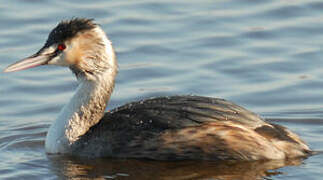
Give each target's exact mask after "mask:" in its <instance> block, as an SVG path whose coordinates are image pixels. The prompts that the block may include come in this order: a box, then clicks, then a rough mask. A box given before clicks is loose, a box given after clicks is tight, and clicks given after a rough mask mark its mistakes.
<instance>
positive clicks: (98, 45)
mask: <svg viewBox="0 0 323 180" xmlns="http://www.w3.org/2000/svg"><path fill="white" fill-rule="evenodd" d="M41 65H58V66H63V67H69V68H70V69H71V71H72V72H73V73H74V74H75V76H76V78H77V80H78V82H79V86H78V88H77V91H76V93H75V94H74V96H73V97H72V99H71V100H70V101H69V103H67V104H66V105H65V106H64V107H63V109H62V110H61V112H60V113H59V115H58V117H57V119H56V121H54V122H53V124H52V125H51V126H50V128H49V131H48V133H47V136H46V141H45V149H46V152H47V153H49V154H52V153H53V154H67V155H72V156H83V157H115V158H148V159H154V160H184V159H198V160H236V161H252V160H266V159H290V158H295V157H306V156H308V155H310V154H311V150H310V148H309V147H308V145H306V143H305V142H304V141H302V140H301V139H300V138H299V136H297V135H296V134H295V133H293V132H291V131H290V130H288V129H287V128H285V127H283V126H281V125H278V124H273V123H269V122H266V121H265V120H264V119H262V118H261V117H260V116H258V115H257V114H255V113H253V112H251V111H248V110H246V109H245V108H243V107H240V106H238V105H236V104H234V103H232V102H230V101H227V100H224V99H218V98H212V97H202V96H192V95H183V96H169V97H154V98H149V99H145V100H141V101H138V102H131V103H128V104H125V105H122V106H120V107H118V108H115V109H113V110H110V111H107V112H105V109H106V106H107V103H108V101H109V99H110V96H111V93H112V91H113V88H114V84H115V77H116V75H117V69H118V68H117V59H116V54H115V51H114V49H113V46H112V44H111V41H110V40H109V39H108V37H107V35H106V33H105V32H104V31H103V30H102V28H101V27H100V25H98V24H97V23H96V22H95V21H94V20H93V19H86V18H73V19H69V20H64V21H61V22H60V23H59V24H58V25H57V26H56V27H55V28H54V29H53V30H52V31H51V32H50V34H49V36H48V39H47V41H46V43H45V44H44V46H43V47H42V48H41V49H40V50H39V51H38V52H37V53H35V54H34V55H32V56H29V57H27V58H25V59H22V60H20V61H18V62H16V63H14V64H12V65H10V66H8V67H7V68H6V69H5V70H4V72H13V71H20V70H23V69H28V68H32V67H36V66H41Z"/></svg>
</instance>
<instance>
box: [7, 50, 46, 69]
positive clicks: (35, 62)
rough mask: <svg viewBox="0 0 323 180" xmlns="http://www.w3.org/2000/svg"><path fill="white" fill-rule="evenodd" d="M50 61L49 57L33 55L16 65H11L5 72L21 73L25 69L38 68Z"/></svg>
mask: <svg viewBox="0 0 323 180" xmlns="http://www.w3.org/2000/svg"><path fill="white" fill-rule="evenodd" d="M47 61H48V56H46V55H41V54H40V55H33V56H30V57H28V58H25V59H22V60H20V61H17V62H16V63H14V64H11V65H10V66H8V67H7V68H6V69H4V70H3V72H14V71H21V70H24V69H29V68H33V67H37V66H40V65H44V64H46V63H47Z"/></svg>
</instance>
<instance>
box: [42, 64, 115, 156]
mask: <svg viewBox="0 0 323 180" xmlns="http://www.w3.org/2000/svg"><path fill="white" fill-rule="evenodd" d="M114 75H115V72H113V71H110V70H109V71H107V72H106V73H104V74H102V76H101V77H108V78H109V79H107V78H98V80H99V81H97V82H96V81H88V80H83V81H82V82H81V83H80V85H79V86H78V88H77V92H76V93H75V94H74V96H73V97H72V99H71V100H70V102H69V103H68V104H66V105H65V106H64V108H63V109H62V111H61V112H60V114H59V115H58V117H57V119H56V121H55V122H54V123H53V124H52V125H51V126H50V128H49V131H48V133H47V137H46V143H45V148H46V152H48V153H67V152H68V151H69V149H70V148H69V147H70V146H71V145H72V144H73V143H74V142H75V141H77V140H78V139H79V137H80V136H82V135H84V134H85V133H86V132H87V131H88V130H89V128H90V127H92V126H93V125H95V124H96V123H98V122H99V121H100V119H101V118H102V117H103V115H104V110H105V108H106V104H107V101H108V100H109V98H110V95H111V93H112V90H113V86H114Z"/></svg>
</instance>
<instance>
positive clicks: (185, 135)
mask: <svg viewBox="0 0 323 180" xmlns="http://www.w3.org/2000/svg"><path fill="white" fill-rule="evenodd" d="M295 138H296V139H297V140H294V139H295ZM281 141H282V142H283V145H284V146H286V147H288V148H285V149H289V150H288V152H283V150H280V148H279V146H280V145H281V144H282V143H279V142H281ZM275 142H278V146H277V147H276V146H275V145H274V143H275ZM285 142H286V143H285ZM284 143H285V144H284ZM299 143H301V145H300V146H299V145H298V144H299ZM74 147H75V148H74V149H75V151H77V152H74V153H78V154H86V155H87V156H88V155H90V154H93V156H113V157H135V158H138V157H140V158H151V159H239V160H242V159H249V160H255V159H266V158H270V157H272V158H282V157H285V154H288V153H289V151H290V150H293V149H294V152H295V153H293V154H296V155H299V154H300V155H302V154H303V149H306V150H307V149H308V147H307V146H306V145H304V144H303V143H302V142H301V140H300V139H299V138H298V136H296V135H294V134H293V133H291V132H289V131H288V130H286V129H284V128H282V127H281V126H276V125H271V124H268V123H267V122H265V121H264V120H263V119H261V118H260V117H259V116H258V115H256V114H255V113H252V112H250V111H248V110H246V109H244V108H242V107H240V106H238V105H236V104H234V103H232V102H229V101H226V100H223V99H216V98H209V97H201V96H171V97H159V98H153V99H147V100H143V101H139V102H134V103H129V104H126V105H124V106H121V107H119V108H117V109H114V110H112V111H110V112H107V113H105V115H104V117H103V118H102V119H101V121H100V122H99V123H98V124H96V125H95V126H93V127H91V129H90V130H89V131H88V132H87V133H86V134H85V135H84V136H82V137H81V138H80V140H79V141H78V142H76V143H75V144H74ZM296 149H297V150H296ZM298 149H299V150H300V151H298ZM293 156H294V155H293Z"/></svg>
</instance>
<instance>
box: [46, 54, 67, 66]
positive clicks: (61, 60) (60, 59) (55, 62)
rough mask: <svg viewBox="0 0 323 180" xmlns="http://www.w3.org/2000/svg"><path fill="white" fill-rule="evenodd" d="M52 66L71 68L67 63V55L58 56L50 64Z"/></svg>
mask: <svg viewBox="0 0 323 180" xmlns="http://www.w3.org/2000/svg"><path fill="white" fill-rule="evenodd" d="M48 64H50V65H57V66H69V64H68V63H67V62H66V61H65V53H64V52H63V53H61V54H59V55H58V56H56V57H54V58H53V59H52V60H50V61H49V62H48Z"/></svg>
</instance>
